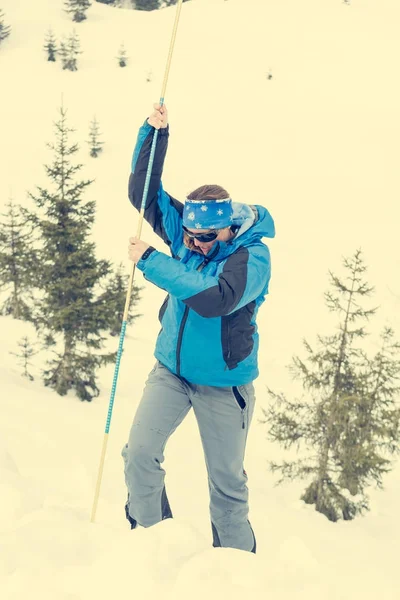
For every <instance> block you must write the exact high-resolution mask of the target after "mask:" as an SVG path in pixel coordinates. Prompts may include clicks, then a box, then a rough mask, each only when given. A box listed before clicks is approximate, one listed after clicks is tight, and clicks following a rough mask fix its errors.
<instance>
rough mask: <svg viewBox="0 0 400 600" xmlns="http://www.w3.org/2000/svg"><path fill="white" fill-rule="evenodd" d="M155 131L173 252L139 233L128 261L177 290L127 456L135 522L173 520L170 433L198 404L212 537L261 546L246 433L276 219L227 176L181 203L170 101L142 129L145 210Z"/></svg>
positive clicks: (134, 189) (137, 160)
mask: <svg viewBox="0 0 400 600" xmlns="http://www.w3.org/2000/svg"><path fill="white" fill-rule="evenodd" d="M154 129H158V130H159V134H158V140H157V145H156V151H155V157H154V166H153V170H152V175H151V179H150V185H149V191H148V197H147V203H146V210H145V219H146V220H147V221H148V222H149V223H150V225H151V226H152V227H153V229H154V231H155V232H156V233H157V234H158V235H159V236H160V237H161V239H162V240H163V241H164V242H165V243H166V244H167V245H168V246H169V250H170V253H171V256H168V255H167V254H164V253H162V252H159V251H157V250H155V249H154V248H153V247H151V246H149V244H147V243H146V242H144V241H142V240H139V239H138V238H131V239H130V240H129V250H128V252H129V258H130V259H131V260H133V261H134V262H135V263H136V265H137V268H138V269H140V270H141V271H142V272H143V274H144V277H145V278H146V279H147V280H148V281H150V282H152V283H153V284H155V285H157V286H158V287H160V288H162V289H164V290H166V291H167V292H168V295H167V297H166V299H165V301H164V303H163V305H162V306H161V309H160V313H159V319H160V322H161V331H160V333H159V335H158V338H157V343H156V348H155V357H156V359H157V362H156V364H155V366H154V368H153V370H152V371H151V372H150V374H149V377H148V379H147V381H146V386H145V389H144V392H143V397H142V400H141V402H140V404H139V407H138V409H137V412H136V415H135V418H134V421H133V424H132V429H131V432H130V436H129V441H128V443H127V444H126V445H125V447H124V449H123V451H122V455H123V457H124V462H125V480H126V484H127V488H128V501H127V503H126V507H125V510H126V516H127V519H128V520H129V522H130V523H131V527H132V528H135V527H136V526H137V525H138V524H140V525H142V526H144V527H150V526H151V525H154V524H155V523H158V522H159V521H161V520H163V519H167V518H171V517H172V513H171V509H170V506H169V503H168V498H167V494H166V490H165V484H164V476H165V471H164V470H163V469H162V468H161V463H162V462H163V460H164V454H163V452H164V448H165V445H166V442H167V441H168V439H169V437H170V436H171V434H172V433H173V432H174V431H175V429H176V428H177V427H178V425H179V424H180V423H181V422H182V421H183V419H184V417H185V416H186V415H187V413H188V412H189V410H190V408H192V407H193V410H194V413H195V416H196V420H197V423H198V426H199V430H200V436H201V440H202V444H203V448H204V454H205V459H206V465H207V472H208V482H209V491H210V516H211V527H212V533H213V546H214V547H218V546H222V547H231V548H238V549H242V550H245V551H250V552H255V551H256V540H255V536H254V533H253V530H252V527H251V525H250V522H249V520H248V512H249V507H248V488H247V475H246V471H245V470H244V468H243V460H244V455H245V447H246V439H247V433H248V430H249V426H250V423H251V419H252V415H253V410H254V403H255V396H254V388H253V381H254V379H255V378H256V377H257V376H258V366H257V351H258V334H257V326H256V316H257V311H258V308H259V307H260V305H261V304H262V302H263V301H264V298H265V295H266V294H267V293H268V284H269V280H270V274H271V268H270V255H269V250H268V248H267V246H266V245H265V244H264V243H263V242H262V241H261V240H262V237H274V235H275V232H274V223H273V220H272V217H271V216H270V214H269V213H268V211H267V210H266V209H265V208H264V207H262V206H256V205H247V204H239V203H235V202H232V200H231V199H230V197H229V194H228V192H227V191H226V190H224V189H223V188H222V187H220V186H217V185H205V186H202V187H200V188H198V189H196V190H195V191H193V192H192V193H191V194H189V195H188V197H187V199H186V200H185V203H184V204H182V203H181V202H179V201H178V200H176V199H175V198H173V197H172V196H170V195H169V194H167V193H166V192H165V191H164V189H163V186H162V183H161V175H162V170H163V164H164V159H165V155H166V151H167V145H168V136H169V126H168V113H167V109H166V107H165V105H163V106H160V105H158V104H155V105H154V112H153V113H152V115H151V116H150V117H149V118H148V119H147V121H146V122H145V123H144V125H143V126H142V127H141V128H140V130H139V135H138V139H137V143H136V147H135V150H134V154H133V161H132V173H131V175H130V180H129V199H130V201H131V203H132V204H133V205H134V206H135V208H137V209H138V210H140V205H141V202H142V196H143V189H144V182H145V177H146V172H147V165H148V162H149V155H150V149H151V143H152V139H153V133H154Z"/></svg>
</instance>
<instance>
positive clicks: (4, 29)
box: [0, 8, 11, 44]
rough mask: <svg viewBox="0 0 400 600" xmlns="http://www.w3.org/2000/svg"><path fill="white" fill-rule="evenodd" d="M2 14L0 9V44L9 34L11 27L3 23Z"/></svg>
mask: <svg viewBox="0 0 400 600" xmlns="http://www.w3.org/2000/svg"><path fill="white" fill-rule="evenodd" d="M4 16H5V15H4V12H3V10H2V9H1V8H0V44H1V42H3V41H4V40H5V39H6V38H7V37H8V36H9V35H10V33H11V27H10V26H9V25H7V24H6V23H5V21H4Z"/></svg>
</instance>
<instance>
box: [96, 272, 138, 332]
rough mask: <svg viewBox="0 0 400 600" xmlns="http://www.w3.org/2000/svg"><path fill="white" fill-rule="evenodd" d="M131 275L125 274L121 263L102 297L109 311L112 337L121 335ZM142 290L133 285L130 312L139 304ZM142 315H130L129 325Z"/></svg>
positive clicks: (110, 278)
mask: <svg viewBox="0 0 400 600" xmlns="http://www.w3.org/2000/svg"><path fill="white" fill-rule="evenodd" d="M128 283H129V275H126V274H124V267H123V265H122V263H120V264H119V265H118V267H117V269H116V270H115V271H113V273H112V274H111V275H110V277H109V279H108V281H107V283H106V291H105V292H104V294H103V295H102V296H101V301H102V302H103V303H104V306H105V307H106V310H107V311H108V316H107V319H108V320H109V322H110V324H111V326H110V335H112V336H116V335H119V334H120V331H121V325H122V319H123V314H124V310H125V302H126V296H127V291H128ZM141 289H142V288H139V287H137V286H136V285H133V287H132V293H131V298H130V303H129V310H130V309H131V308H132V307H133V306H134V305H135V304H137V303H138V301H139V293H140V290H141ZM139 316H141V315H138V314H136V315H133V314H132V313H131V312H129V314H128V325H130V324H131V323H132V322H133V321H134V320H135V319H137V318H138V317H139Z"/></svg>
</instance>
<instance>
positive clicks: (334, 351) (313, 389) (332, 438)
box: [263, 250, 400, 521]
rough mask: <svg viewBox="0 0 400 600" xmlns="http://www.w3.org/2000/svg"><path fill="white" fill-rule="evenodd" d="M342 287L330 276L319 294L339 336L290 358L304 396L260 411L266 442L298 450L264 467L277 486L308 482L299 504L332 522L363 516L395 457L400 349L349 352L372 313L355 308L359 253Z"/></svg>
mask: <svg viewBox="0 0 400 600" xmlns="http://www.w3.org/2000/svg"><path fill="white" fill-rule="evenodd" d="M344 267H345V269H346V272H347V277H346V279H345V280H341V279H339V278H338V277H336V276H335V275H333V274H332V273H330V283H331V286H332V288H333V290H334V291H333V292H331V291H328V292H327V293H326V294H325V301H326V304H327V306H328V308H329V310H330V311H333V312H335V313H336V314H338V315H339V317H340V324H339V328H338V329H339V331H338V333H336V334H334V335H331V336H324V337H323V336H318V345H319V348H318V349H316V350H314V349H313V348H312V347H311V346H310V344H308V343H307V342H306V341H304V346H305V349H306V352H307V358H306V360H305V361H303V360H301V359H300V358H299V357H294V358H293V361H292V366H291V371H292V373H293V375H294V377H295V378H297V379H299V380H301V382H302V385H303V389H304V390H305V391H306V392H307V393H308V394H309V398H308V399H306V400H303V399H302V400H296V401H294V402H292V401H289V400H288V399H287V398H286V397H285V395H284V394H282V393H280V394H277V393H275V392H273V391H272V390H268V391H269V395H270V397H271V398H272V399H273V403H272V405H271V406H270V407H269V408H268V409H267V410H264V411H263V412H264V416H265V417H266V418H265V420H264V423H268V425H269V426H270V433H269V437H270V439H272V440H273V441H277V442H280V443H281V444H282V445H283V447H284V448H285V449H289V448H291V447H297V449H298V450H302V454H303V456H302V457H301V458H300V459H298V460H293V461H285V462H283V463H282V464H276V463H272V464H271V469H272V471H273V472H280V473H281V479H280V482H281V481H283V480H284V479H296V478H299V479H309V480H311V481H310V483H309V485H308V487H307V489H306V490H305V492H304V494H303V495H302V500H304V502H306V503H307V504H312V505H315V509H316V510H317V511H318V512H321V513H322V514H324V515H326V516H327V518H328V519H329V520H331V521H337V520H339V519H344V520H350V519H353V518H354V517H355V516H356V515H357V514H361V513H362V512H363V511H365V510H367V509H368V508H369V503H368V497H367V495H366V492H365V488H366V486H367V485H368V484H370V483H371V482H375V483H376V484H377V485H378V486H381V485H382V476H383V475H384V474H385V473H386V472H387V471H388V470H389V469H390V464H391V462H390V460H389V457H390V455H392V454H394V453H395V452H398V451H399V432H400V430H399V418H400V411H399V409H398V408H397V407H396V404H395V397H396V396H398V395H399V392H400V385H398V382H399V377H400V361H399V358H398V357H399V351H400V345H399V344H396V343H394V342H393V340H392V338H393V332H392V330H390V329H386V330H385V331H384V332H383V334H382V348H381V350H380V351H379V352H378V354H377V355H376V356H375V357H374V358H373V359H372V360H370V359H368V357H367V355H366V353H365V352H364V351H363V350H362V348H360V347H359V346H358V347H357V346H356V342H357V341H358V342H359V344H361V341H362V340H363V339H364V337H365V336H366V331H365V327H364V326H362V325H361V324H360V322H362V321H365V320H367V319H368V318H369V317H370V316H371V315H373V314H374V313H375V310H376V309H364V308H363V307H362V306H361V305H360V304H359V300H361V299H364V298H365V297H368V296H370V295H371V293H372V291H373V288H372V287H370V286H369V285H368V284H367V283H366V282H365V281H364V280H363V274H364V272H365V270H366V267H365V265H364V264H363V260H362V258H361V252H360V251H359V250H358V251H357V252H356V253H355V254H354V256H353V257H352V258H351V259H345V261H344Z"/></svg>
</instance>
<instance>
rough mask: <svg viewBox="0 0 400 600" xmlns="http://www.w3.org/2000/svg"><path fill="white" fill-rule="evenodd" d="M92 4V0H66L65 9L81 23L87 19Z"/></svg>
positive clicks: (76, 21) (74, 19)
mask: <svg viewBox="0 0 400 600" xmlns="http://www.w3.org/2000/svg"><path fill="white" fill-rule="evenodd" d="M91 5H92V3H91V2H90V0H65V2H64V6H65V9H64V10H65V12H67V13H68V14H72V20H73V21H75V23H80V22H81V21H84V20H85V19H87V17H86V11H87V10H88V8H90V6H91Z"/></svg>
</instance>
